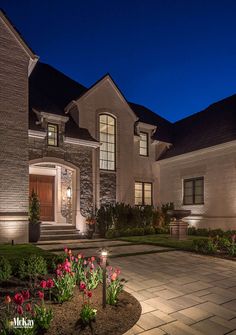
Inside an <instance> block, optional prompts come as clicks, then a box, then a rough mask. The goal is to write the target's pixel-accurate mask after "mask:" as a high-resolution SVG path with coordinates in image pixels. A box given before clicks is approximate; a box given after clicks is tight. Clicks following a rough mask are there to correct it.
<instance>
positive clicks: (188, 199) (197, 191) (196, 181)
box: [183, 177, 204, 205]
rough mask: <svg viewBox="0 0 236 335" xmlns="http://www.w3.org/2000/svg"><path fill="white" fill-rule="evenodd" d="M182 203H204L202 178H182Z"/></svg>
mask: <svg viewBox="0 0 236 335" xmlns="http://www.w3.org/2000/svg"><path fill="white" fill-rule="evenodd" d="M183 203H184V205H201V204H203V203H204V178H203V177H200V178H191V179H184V196H183Z"/></svg>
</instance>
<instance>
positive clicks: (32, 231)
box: [29, 222, 41, 242]
mask: <svg viewBox="0 0 236 335" xmlns="http://www.w3.org/2000/svg"><path fill="white" fill-rule="evenodd" d="M40 234H41V222H37V223H32V222H29V242H38V240H39V238H40Z"/></svg>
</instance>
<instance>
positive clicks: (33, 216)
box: [29, 190, 41, 242]
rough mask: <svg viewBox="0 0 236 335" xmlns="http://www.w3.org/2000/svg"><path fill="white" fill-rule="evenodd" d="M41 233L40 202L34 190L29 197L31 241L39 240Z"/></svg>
mask: <svg viewBox="0 0 236 335" xmlns="http://www.w3.org/2000/svg"><path fill="white" fill-rule="evenodd" d="M40 233H41V222H40V202H39V199H38V195H37V194H36V193H35V192H34V190H33V191H32V194H31V196H30V198H29V242H38V240H39V238H40Z"/></svg>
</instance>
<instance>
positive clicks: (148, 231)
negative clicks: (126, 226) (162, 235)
mask: <svg viewBox="0 0 236 335" xmlns="http://www.w3.org/2000/svg"><path fill="white" fill-rule="evenodd" d="M154 234H155V229H154V228H153V227H152V226H147V227H145V228H144V235H154Z"/></svg>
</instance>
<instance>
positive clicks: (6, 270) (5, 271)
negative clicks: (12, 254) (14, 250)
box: [0, 256, 12, 281]
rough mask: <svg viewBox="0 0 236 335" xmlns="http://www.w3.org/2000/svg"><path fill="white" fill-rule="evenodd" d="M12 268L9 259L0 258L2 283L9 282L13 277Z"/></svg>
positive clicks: (0, 278)
mask: <svg viewBox="0 0 236 335" xmlns="http://www.w3.org/2000/svg"><path fill="white" fill-rule="evenodd" d="M11 273H12V268H11V264H10V263H9V261H8V259H6V258H5V257H3V256H1V257H0V281H4V280H8V279H9V278H10V277H11Z"/></svg>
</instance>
